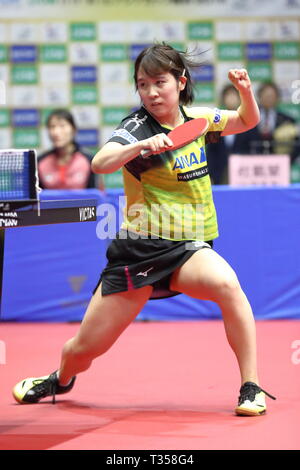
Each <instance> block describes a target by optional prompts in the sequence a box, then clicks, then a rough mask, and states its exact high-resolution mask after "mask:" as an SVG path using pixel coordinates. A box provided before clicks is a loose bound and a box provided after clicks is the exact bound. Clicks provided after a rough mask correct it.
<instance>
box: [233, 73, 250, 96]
mask: <svg viewBox="0 0 300 470" xmlns="http://www.w3.org/2000/svg"><path fill="white" fill-rule="evenodd" d="M228 78H229V80H230V81H231V82H232V84H233V85H234V86H235V88H236V89H237V90H238V91H246V90H248V89H249V88H250V87H251V80H250V78H249V75H248V72H247V70H246V69H231V70H229V72H228Z"/></svg>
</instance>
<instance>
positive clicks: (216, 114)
mask: <svg viewBox="0 0 300 470" xmlns="http://www.w3.org/2000/svg"><path fill="white" fill-rule="evenodd" d="M214 111H215V117H214V123H215V124H217V123H218V122H220V121H221V111H220V110H219V109H218V108H215V110H214Z"/></svg>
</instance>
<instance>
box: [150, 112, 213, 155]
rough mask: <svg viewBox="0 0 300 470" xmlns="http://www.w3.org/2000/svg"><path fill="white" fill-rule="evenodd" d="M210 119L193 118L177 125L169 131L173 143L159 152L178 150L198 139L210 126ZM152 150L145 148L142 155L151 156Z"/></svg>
mask: <svg viewBox="0 0 300 470" xmlns="http://www.w3.org/2000/svg"><path fill="white" fill-rule="evenodd" d="M208 125H209V124H208V120H207V119H205V118H196V119H192V120H191V121H187V122H185V123H184V124H181V125H180V126H178V127H175V129H173V130H172V131H170V132H169V134H168V137H169V138H170V139H171V141H172V142H173V145H172V146H171V147H170V146H167V147H165V148H164V149H161V150H160V151H159V153H161V152H164V151H166V150H176V149H179V148H181V147H184V146H185V145H187V144H190V143H191V142H193V140H195V139H197V138H198V137H200V136H201V135H203V134H204V133H205V131H206V130H207V128H208ZM152 153H153V152H152V151H151V150H150V149H149V150H148V149H145V150H142V151H141V155H142V157H143V158H146V157H149V156H150V155H152Z"/></svg>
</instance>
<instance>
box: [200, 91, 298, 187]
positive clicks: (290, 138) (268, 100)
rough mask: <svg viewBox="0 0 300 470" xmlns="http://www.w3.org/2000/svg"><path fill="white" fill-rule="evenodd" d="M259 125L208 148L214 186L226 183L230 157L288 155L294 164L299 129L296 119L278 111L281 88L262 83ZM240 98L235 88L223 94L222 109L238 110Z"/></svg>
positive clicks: (225, 138)
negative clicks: (239, 155)
mask: <svg viewBox="0 0 300 470" xmlns="http://www.w3.org/2000/svg"><path fill="white" fill-rule="evenodd" d="M257 94H258V103H259V107H260V113H261V121H260V123H259V124H258V125H257V126H256V127H254V128H253V129H250V130H249V131H247V132H243V133H242V134H235V135H232V136H226V137H222V138H221V139H220V141H219V142H218V143H213V144H209V145H208V146H207V148H206V154H207V161H208V167H209V170H210V175H211V179H212V182H213V184H222V183H226V182H227V180H228V179H227V166H228V157H229V155H231V154H246V155H250V154H288V155H290V156H291V161H293V160H294V159H295V158H296V157H297V155H298V154H299V138H298V129H297V126H296V122H295V120H294V119H293V118H292V117H290V116H288V115H287V114H284V113H282V112H280V111H278V109H277V106H278V103H279V100H280V92H279V89H278V87H277V86H276V85H275V84H274V83H272V82H267V83H263V84H262V85H261V86H260V88H259V89H258V92H257ZM238 106H239V95H238V93H237V91H236V90H235V88H234V87H233V86H232V85H227V86H225V88H224V89H223V90H222V93H221V107H224V108H225V109H237V108H238Z"/></svg>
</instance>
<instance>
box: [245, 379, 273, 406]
mask: <svg viewBox="0 0 300 470" xmlns="http://www.w3.org/2000/svg"><path fill="white" fill-rule="evenodd" d="M259 392H263V393H265V394H266V395H267V396H268V397H269V398H272V400H276V397H273V395H271V394H270V393H268V392H266V391H265V390H263V389H262V388H261V387H259V385H256V384H254V383H245V384H244V385H243V386H242V388H241V394H240V396H239V404H241V403H242V402H243V401H245V400H250V401H254V400H255V395H256V394H257V393H259Z"/></svg>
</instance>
